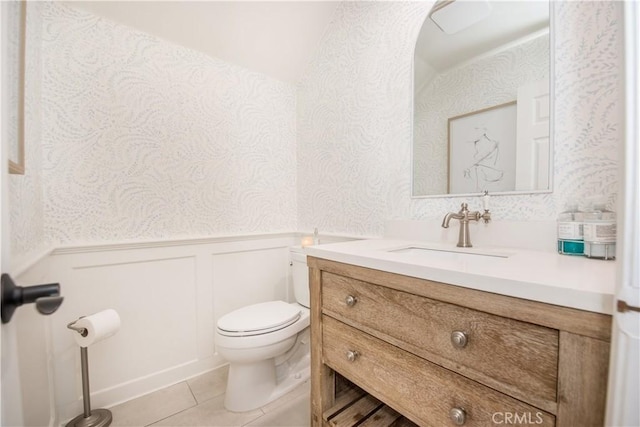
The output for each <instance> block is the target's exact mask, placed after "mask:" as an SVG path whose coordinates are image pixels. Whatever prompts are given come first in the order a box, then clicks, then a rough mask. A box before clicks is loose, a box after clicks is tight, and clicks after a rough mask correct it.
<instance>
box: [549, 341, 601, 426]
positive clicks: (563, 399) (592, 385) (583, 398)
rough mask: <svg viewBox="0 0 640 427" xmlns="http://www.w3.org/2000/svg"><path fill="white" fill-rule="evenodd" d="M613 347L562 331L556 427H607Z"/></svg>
mask: <svg viewBox="0 0 640 427" xmlns="http://www.w3.org/2000/svg"><path fill="white" fill-rule="evenodd" d="M609 345H610V343H609V342H606V341H601V340H597V339H594V338H589V337H585V336H582V335H576V334H572V333H569V332H564V331H560V357H559V361H558V362H559V363H558V365H559V366H558V370H559V372H560V374H559V378H558V416H557V424H556V427H573V426H578V425H579V426H583V427H590V426H594V427H595V426H598V427H600V426H602V425H604V412H605V404H606V398H605V397H606V393H607V377H608V370H609Z"/></svg>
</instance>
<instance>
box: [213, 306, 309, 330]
mask: <svg viewBox="0 0 640 427" xmlns="http://www.w3.org/2000/svg"><path fill="white" fill-rule="evenodd" d="M300 315H301V312H300V308H299V307H297V306H296V305H295V304H288V303H286V302H284V301H269V302H263V303H259V304H253V305H249V306H246V307H242V308H239V309H237V310H235V311H232V312H231V313H228V314H225V315H224V316H222V317H221V318H220V319H219V320H218V329H219V330H221V331H225V332H254V333H255V332H257V333H260V332H270V331H273V330H278V329H282V328H284V327H286V326H289V325H290V324H292V323H294V322H295V321H296V320H298V319H299V318H300Z"/></svg>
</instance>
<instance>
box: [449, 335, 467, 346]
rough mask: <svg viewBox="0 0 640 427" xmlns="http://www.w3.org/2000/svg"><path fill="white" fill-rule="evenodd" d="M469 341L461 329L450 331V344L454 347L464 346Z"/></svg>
mask: <svg viewBox="0 0 640 427" xmlns="http://www.w3.org/2000/svg"><path fill="white" fill-rule="evenodd" d="M468 342H469V338H468V337H467V334H465V333H464V332H462V331H453V332H451V344H453V346H454V347H455V348H465V346H466V345H467V343H468Z"/></svg>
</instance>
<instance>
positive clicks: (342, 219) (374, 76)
mask: <svg viewBox="0 0 640 427" xmlns="http://www.w3.org/2000/svg"><path fill="white" fill-rule="evenodd" d="M430 4H431V3H430V2H424V3H418V2H345V3H343V4H342V5H341V6H340V8H339V10H338V11H337V14H336V16H335V18H334V21H333V23H332V24H331V26H330V28H328V30H327V31H326V33H325V35H324V38H323V40H322V43H321V45H320V46H319V51H318V53H317V55H316V56H315V57H314V59H313V61H312V63H311V64H310V66H309V69H308V71H307V74H306V76H305V78H304V79H303V80H302V81H301V82H300V84H299V85H298V87H297V88H295V87H292V86H290V85H287V84H284V83H281V82H278V81H275V80H273V79H270V78H268V77H265V76H264V75H261V74H258V73H253V72H250V71H248V70H245V69H242V68H239V67H236V66H233V65H231V64H228V63H224V62H221V61H219V60H216V59H213V58H210V57H207V56H205V55H203V54H200V53H197V52H194V51H191V50H188V49H185V48H182V47H179V46H175V45H172V44H170V43H166V42H164V41H161V40H158V39H156V38H154V37H151V36H148V35H145V34H142V33H140V32H137V31H133V30H131V29H129V28H126V27H123V26H119V25H115V24H113V23H110V22H108V21H105V20H103V19H100V18H97V17H95V16H93V15H90V14H87V13H84V12H79V11H76V10H73V9H70V8H68V7H66V6H63V5H60V4H56V3H38V2H36V3H35V5H38V6H37V7H38V8H41V11H42V14H41V18H39V17H38V15H37V13H36V12H33V13H30V14H29V15H30V16H29V20H30V23H29V32H30V34H31V33H32V32H34V31H35V32H36V33H37V32H40V33H41V34H40V36H39V37H41V38H42V40H43V41H42V45H41V46H35V47H34V45H32V47H28V49H33V50H34V51H33V53H30V56H33V57H34V58H32V59H31V60H30V61H31V65H30V66H29V67H31V68H30V69H31V70H32V71H29V73H36V75H37V74H38V73H40V72H42V74H41V78H40V79H32V80H35V81H32V82H30V83H28V84H29V87H28V88H27V91H28V93H31V95H28V97H29V99H31V100H32V101H31V102H33V104H31V105H28V106H27V108H28V111H27V119H28V122H29V123H31V126H29V130H28V132H29V133H28V141H31V143H29V144H28V146H29V151H28V152H27V162H28V163H27V168H28V174H31V175H27V177H12V178H11V227H12V248H13V252H14V255H17V256H21V255H24V254H26V253H27V252H29V251H32V250H33V249H34V248H36V247H38V246H40V245H42V244H43V242H46V241H47V240H50V241H51V242H52V243H54V244H55V243H56V242H62V243H78V244H80V243H83V242H87V241H114V240H118V241H121V240H125V239H145V238H164V237H166V238H170V237H184V236H196V235H197V236H207V235H214V234H234V233H245V232H275V231H283V230H294V229H296V228H297V229H299V230H311V229H313V227H318V228H319V229H320V230H321V232H334V233H347V234H357V235H363V236H364V235H380V234H382V232H383V225H384V221H385V220H388V219H427V218H431V217H440V216H441V215H442V214H443V213H444V212H446V211H450V210H453V209H457V207H458V206H459V203H460V202H461V201H462V200H461V199H459V198H433V199H413V198H411V176H410V175H411V167H410V161H411V138H412V137H411V135H412V118H411V116H412V106H411V96H410V90H411V79H412V71H411V61H412V57H413V46H414V43H415V39H416V37H417V34H418V31H419V29H420V26H421V24H422V21H423V19H424V17H425V16H426V14H427V12H428V8H429V7H430ZM29 7H30V12H31V11H32V10H38V9H37V8H36V7H35V6H34V4H33V3H30V6H29ZM621 18H622V5H621V4H620V3H618V2H557V3H555V20H556V22H561V23H562V25H558V26H557V28H556V36H555V51H556V53H555V75H556V82H555V84H556V87H555V91H556V101H555V121H556V126H555V131H554V135H555V141H556V146H555V168H554V170H555V178H554V192H553V193H552V194H542V195H528V196H500V197H494V198H493V201H492V211H493V213H494V218H496V219H518V220H526V219H552V218H555V216H556V213H557V212H558V211H559V210H561V209H562V208H563V206H564V204H565V203H566V202H567V201H568V200H569V199H570V198H571V197H578V198H581V197H584V196H587V195H590V194H605V195H607V196H608V197H609V202H610V204H611V205H613V206H615V202H616V190H617V187H616V186H617V174H616V167H617V159H616V156H617V152H618V150H617V148H618V142H619V141H620V140H621V138H622V132H623V129H622V117H623V116H622V107H623V106H622V86H621V85H622V80H621V77H622V52H621V49H622V20H621ZM39 20H41V23H39ZM32 39H34V38H32ZM40 64H41V67H42V68H41V69H40ZM38 93H41V97H42V102H41V103H38V102H37V99H38V98H39V97H40V95H39V94H38ZM296 115H297V116H296ZM39 141H41V143H39ZM30 165H31V166H30ZM39 168H40V169H39ZM469 202H470V203H471V205H472V207H473V206H479V203H480V202H479V201H477V202H476V201H469ZM296 214H297V218H296Z"/></svg>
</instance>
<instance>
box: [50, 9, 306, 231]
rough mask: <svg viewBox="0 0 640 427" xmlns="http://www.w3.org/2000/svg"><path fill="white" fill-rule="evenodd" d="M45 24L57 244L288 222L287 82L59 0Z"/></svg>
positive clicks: (291, 124)
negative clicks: (172, 42) (106, 18)
mask: <svg viewBox="0 0 640 427" xmlns="http://www.w3.org/2000/svg"><path fill="white" fill-rule="evenodd" d="M43 28H44V34H43V39H44V41H43V45H42V52H43V58H42V62H43V70H44V73H43V87H42V101H43V106H42V109H43V120H42V128H43V143H42V149H43V165H42V167H43V181H44V193H45V195H46V198H45V228H46V233H47V235H48V236H50V238H51V239H52V240H53V241H56V242H62V243H70V242H74V243H75V242H83V241H92V242H95V241H113V240H118V241H121V240H125V239H149V238H172V237H186V236H211V235H220V234H239V233H253V232H274V231H290V230H295V229H296V203H295V196H296V169H295V155H296V152H295V142H296V140H295V138H296V133H295V132H296V127H295V120H296V118H295V105H296V98H295V87H294V86H293V85H291V84H287V83H283V82H280V81H277V80H275V79H272V78H269V77H267V76H265V75H263V74H259V73H255V72H251V71H249V70H246V69H243V68H241V67H238V66H235V65H232V64H229V63H225V62H223V61H220V60H218V59H214V58H211V57H208V56H206V55H204V54H201V53H199V52H196V51H193V50H190V49H186V48H183V47H180V46H177V45H174V44H171V43H167V42H165V41H162V40H160V39H157V38H155V37H152V36H150V35H147V34H144V33H141V32H138V31H135V30H132V29H130V28H128V27H124V26H121V25H117V24H114V23H112V22H109V21H107V20H104V19H102V18H99V17H97V16H95V15H92V14H89V13H86V12H82V11H78V10H75V9H72V8H70V7H68V6H64V5H60V4H57V3H47V4H46V5H45V6H44V8H43Z"/></svg>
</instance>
